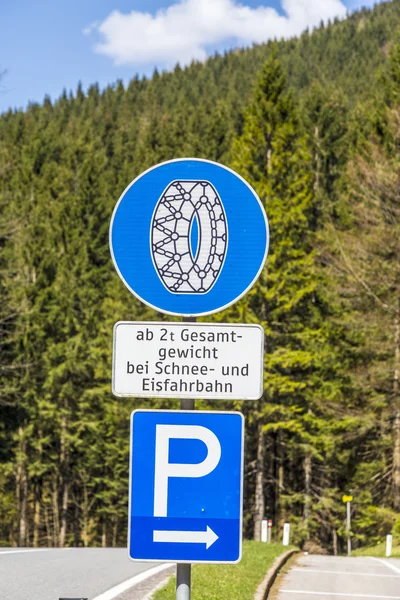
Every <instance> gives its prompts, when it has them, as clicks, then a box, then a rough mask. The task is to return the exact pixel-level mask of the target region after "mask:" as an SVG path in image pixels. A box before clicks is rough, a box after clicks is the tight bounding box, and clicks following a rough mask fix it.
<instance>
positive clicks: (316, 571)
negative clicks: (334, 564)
mask: <svg viewBox="0 0 400 600" xmlns="http://www.w3.org/2000/svg"><path fill="white" fill-rule="evenodd" d="M291 570H292V571H301V572H302V573H303V575H304V574H307V573H331V574H332V575H351V576H352V577H353V575H363V576H364V577H384V578H385V579H387V578H388V577H394V579H397V578H400V575H381V574H379V575H378V574H376V573H354V571H322V570H320V569H308V568H307V567H300V568H292V569H291ZM399 573H400V571H399Z"/></svg>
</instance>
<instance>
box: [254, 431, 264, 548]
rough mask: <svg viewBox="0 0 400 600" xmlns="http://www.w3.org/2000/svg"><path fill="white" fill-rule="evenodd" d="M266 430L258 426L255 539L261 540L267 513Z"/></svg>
mask: <svg viewBox="0 0 400 600" xmlns="http://www.w3.org/2000/svg"><path fill="white" fill-rule="evenodd" d="M264 455H265V450H264V431H263V427H262V425H259V426H258V442H257V464H256V490H255V499H254V520H253V523H254V534H253V535H254V539H255V540H257V541H261V523H262V520H263V518H264V515H265V501H264Z"/></svg>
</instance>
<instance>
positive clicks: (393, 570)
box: [275, 556, 400, 600]
mask: <svg viewBox="0 0 400 600" xmlns="http://www.w3.org/2000/svg"><path fill="white" fill-rule="evenodd" d="M275 594H276V595H275V598H277V599H278V600H354V599H356V598H359V599H362V600H373V599H376V600H387V599H390V600H400V560H398V559H373V558H345V557H334V556H301V557H300V558H299V559H298V560H297V561H296V562H295V564H294V566H293V567H292V568H291V569H290V570H289V572H288V574H287V575H285V576H284V577H283V578H281V579H280V581H279V584H278V591H277V592H275Z"/></svg>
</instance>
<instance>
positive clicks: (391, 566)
mask: <svg viewBox="0 0 400 600" xmlns="http://www.w3.org/2000/svg"><path fill="white" fill-rule="evenodd" d="M369 558H370V560H375V561H376V562H379V563H381V564H382V565H385V567H388V569H392V571H394V572H395V573H399V575H400V569H399V568H398V567H395V566H394V565H393V564H392V563H390V562H389V561H388V560H383V559H382V558H373V557H372V556H370V557H369Z"/></svg>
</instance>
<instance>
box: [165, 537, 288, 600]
mask: <svg viewBox="0 0 400 600" xmlns="http://www.w3.org/2000/svg"><path fill="white" fill-rule="evenodd" d="M286 550H288V548H287V547H286V548H284V547H283V546H281V545H280V544H263V543H261V542H250V541H245V542H243V558H242V560H241V562H240V563H238V564H237V565H197V566H195V567H194V568H193V572H192V590H193V591H192V597H193V600H233V599H234V600H253V597H254V594H255V592H256V589H257V586H258V585H259V583H261V581H262V580H263V578H264V575H265V574H266V573H267V571H268V569H269V568H270V567H271V566H272V563H273V562H274V560H275V559H276V558H277V557H278V556H280V555H281V554H283V553H284V552H285V551H286ZM174 599H175V577H173V578H172V579H171V580H170V581H169V583H168V585H167V586H166V587H165V588H163V589H162V590H158V591H157V592H156V593H155V594H154V600H174Z"/></svg>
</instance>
